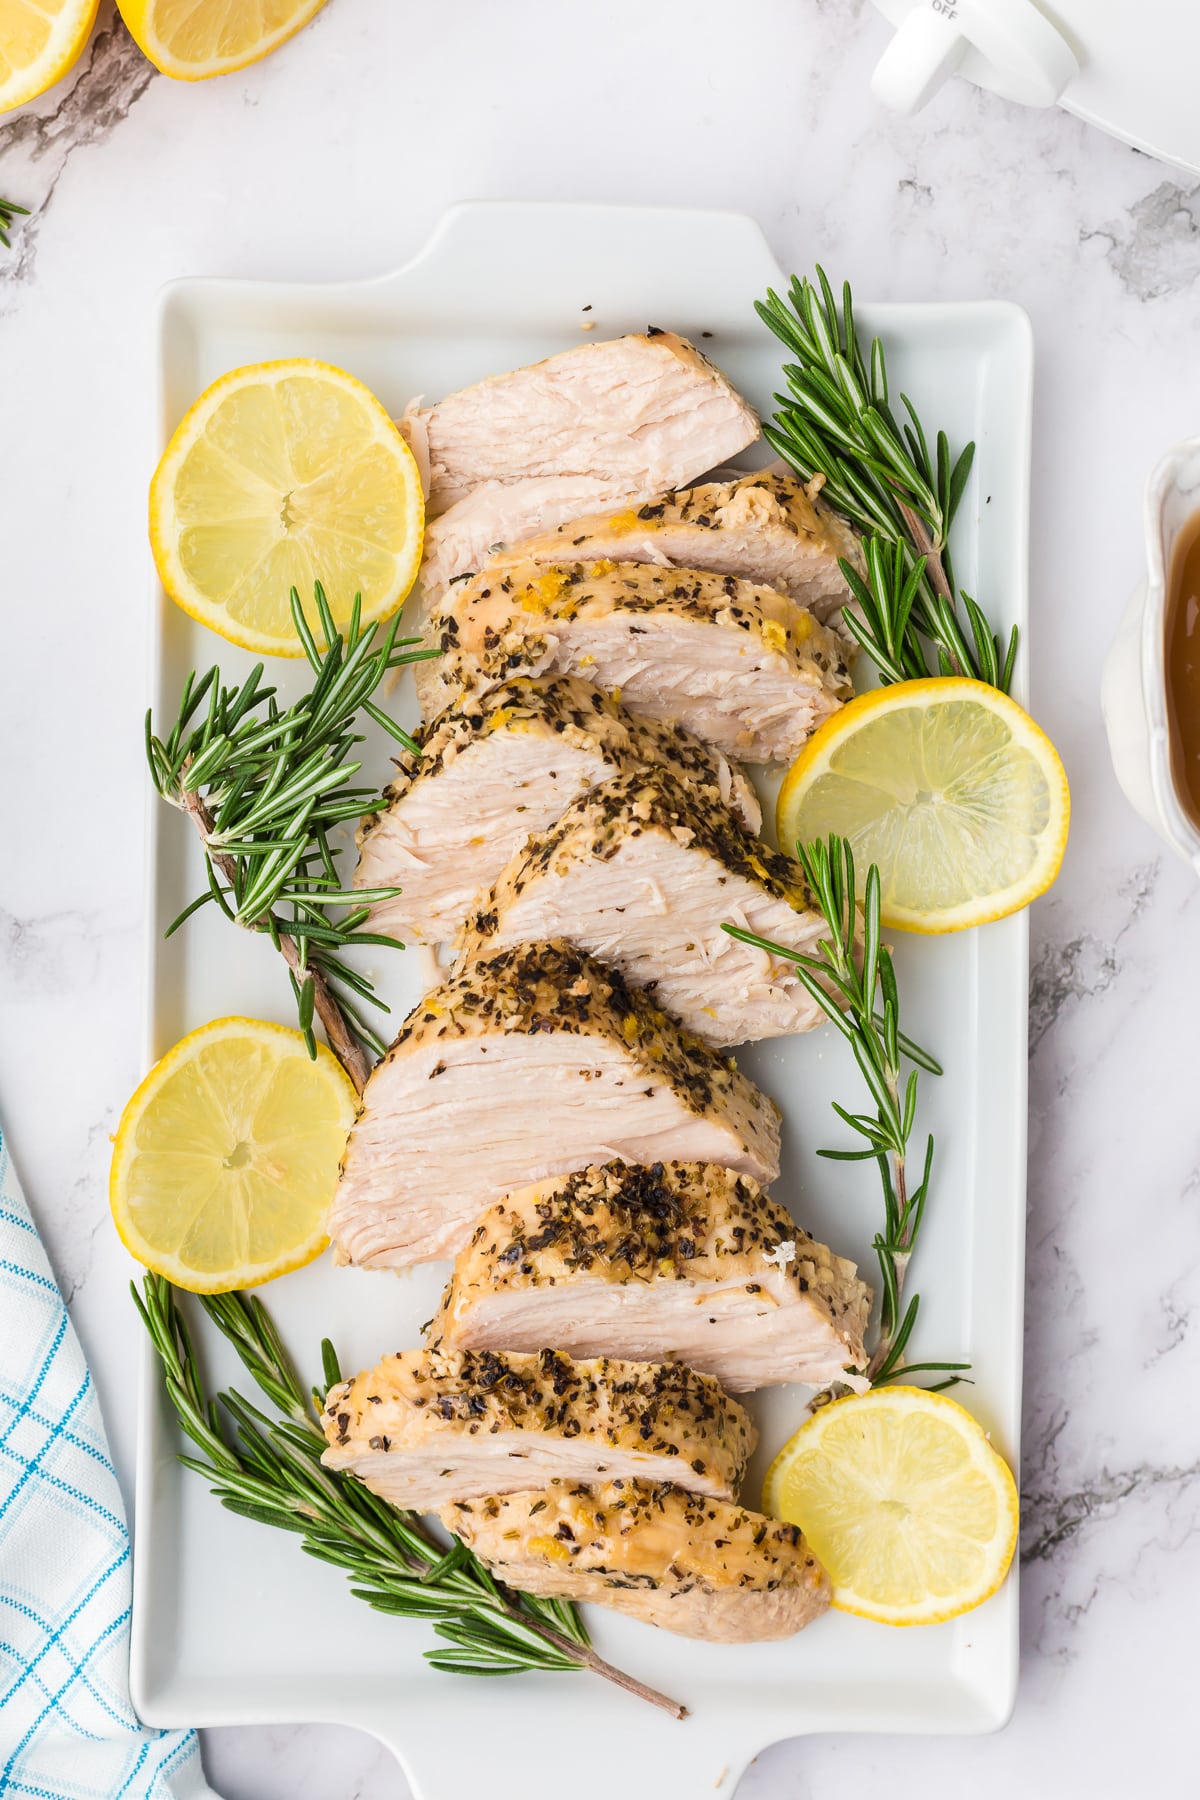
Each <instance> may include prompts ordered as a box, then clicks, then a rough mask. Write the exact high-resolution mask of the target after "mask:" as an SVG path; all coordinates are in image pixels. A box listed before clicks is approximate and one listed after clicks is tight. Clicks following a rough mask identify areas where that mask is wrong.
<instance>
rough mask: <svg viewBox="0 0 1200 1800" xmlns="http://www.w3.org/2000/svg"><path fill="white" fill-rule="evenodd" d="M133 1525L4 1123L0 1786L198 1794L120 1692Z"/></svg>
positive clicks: (175, 1798)
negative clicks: (7, 1142) (11, 1155)
mask: <svg viewBox="0 0 1200 1800" xmlns="http://www.w3.org/2000/svg"><path fill="white" fill-rule="evenodd" d="M130 1590H131V1582H130V1550H129V1531H128V1528H127V1526H126V1524H125V1514H124V1509H123V1507H122V1505H121V1493H120V1489H119V1488H118V1486H117V1478H116V1475H115V1473H114V1472H113V1466H112V1462H111V1460H110V1458H109V1454H108V1445H107V1443H106V1442H105V1438H104V1425H103V1421H102V1420H101V1418H100V1405H99V1401H98V1400H97V1398H96V1390H95V1388H94V1387H93V1386H92V1381H91V1377H90V1375H89V1374H88V1369H87V1364H86V1362H85V1361H84V1358H83V1351H82V1350H81V1349H80V1347H79V1339H78V1338H77V1337H76V1336H75V1332H74V1330H73V1329H72V1327H71V1324H70V1322H69V1320H68V1318H67V1309H66V1307H65V1306H64V1305H63V1301H62V1296H61V1295H60V1293H59V1291H58V1287H57V1285H56V1283H55V1280H54V1277H53V1275H52V1274H51V1273H50V1265H49V1263H48V1262H47V1260H46V1253H45V1251H44V1250H43V1249H42V1244H41V1240H40V1238H39V1237H38V1235H37V1231H36V1230H35V1228H34V1224H33V1221H32V1219H31V1218H30V1216H29V1210H28V1208H27V1207H26V1205H25V1200H24V1197H23V1195H22V1193H21V1189H20V1186H19V1184H18V1182H17V1177H16V1174H15V1172H14V1170H13V1167H12V1163H11V1161H10V1160H9V1156H8V1151H7V1148H6V1146H5V1143H4V1137H3V1133H2V1132H0V1795H3V1796H8V1795H14V1796H15V1795H27V1796H30V1797H31V1800H76V1796H78V1797H79V1800H83V1796H87V1800H200V1797H201V1796H204V1795H207V1794H208V1793H209V1791H210V1790H209V1789H208V1788H207V1787H206V1785H205V1782H204V1776H203V1773H202V1772H201V1768H200V1752H199V1748H198V1745H197V1742H196V1734H195V1732H194V1731H151V1730H149V1729H148V1728H147V1727H146V1726H144V1725H143V1724H142V1723H141V1721H140V1720H139V1718H138V1717H137V1714H136V1713H135V1712H134V1710H133V1707H132V1705H131V1704H130V1699H129V1611H130V1608H129V1600H130Z"/></svg>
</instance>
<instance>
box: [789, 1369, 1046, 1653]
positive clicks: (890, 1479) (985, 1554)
mask: <svg viewBox="0 0 1200 1800" xmlns="http://www.w3.org/2000/svg"><path fill="white" fill-rule="evenodd" d="M763 1511H764V1512H766V1513H769V1514H770V1515H771V1516H772V1517H774V1518H777V1519H787V1520H788V1521H789V1523H790V1524H793V1525H799V1526H800V1528H801V1529H802V1531H803V1532H804V1535H805V1537H806V1538H807V1539H808V1541H809V1544H810V1545H811V1546H812V1549H813V1551H814V1552H815V1554H816V1556H817V1558H818V1560H819V1561H820V1562H822V1563H823V1564H824V1566H825V1568H826V1570H827V1571H828V1574H829V1578H830V1581H831V1582H832V1584H833V1604H834V1606H836V1607H837V1608H839V1610H840V1611H842V1612H851V1613H859V1614H861V1616H862V1617H863V1618H867V1619H876V1620H878V1621H879V1623H880V1624H883V1625H933V1624H937V1623H939V1622H941V1621H942V1620H945V1619H953V1618H957V1616H958V1615H959V1613H964V1612H969V1611H970V1610H971V1608H972V1607H975V1606H979V1605H980V1604H981V1603H982V1602H983V1601H984V1600H986V1599H987V1598H988V1597H989V1595H991V1594H994V1593H995V1591H996V1589H997V1588H998V1587H999V1586H1000V1583H1001V1582H1002V1581H1003V1580H1004V1577H1005V1575H1006V1574H1007V1573H1008V1566H1009V1564H1010V1563H1011V1561H1012V1558H1013V1551H1014V1549H1015V1548H1016V1543H1017V1523H1018V1502H1017V1484H1016V1482H1015V1481H1014V1480H1013V1477H1012V1472H1011V1470H1010V1469H1009V1467H1008V1464H1007V1463H1006V1462H1005V1461H1004V1459H1003V1457H1001V1456H999V1455H998V1454H997V1453H996V1451H995V1450H993V1449H992V1446H991V1445H990V1444H989V1442H988V1440H987V1438H986V1437H985V1436H984V1433H983V1431H982V1429H981V1427H980V1426H979V1425H978V1424H977V1423H976V1421H975V1420H974V1419H973V1418H972V1417H971V1415H970V1413H969V1412H967V1411H966V1410H965V1409H964V1408H963V1407H961V1406H959V1405H958V1403H957V1401H954V1400H950V1399H948V1398H947V1397H946V1396H945V1395H944V1394H931V1393H929V1392H927V1391H926V1389H924V1388H915V1387H883V1388H875V1389H874V1390H873V1391H872V1392H871V1393H869V1394H851V1395H849V1396H848V1397H847V1398H846V1399H844V1400H835V1401H833V1402H832V1403H831V1404H830V1405H829V1406H825V1407H822V1408H821V1409H820V1411H818V1412H817V1413H815V1414H814V1415H813V1417H812V1418H811V1419H810V1420H809V1421H808V1423H807V1424H806V1425H802V1426H801V1427H800V1430H799V1431H798V1432H797V1433H796V1434H795V1436H794V1437H793V1438H792V1439H791V1440H790V1442H788V1443H787V1444H785V1445H784V1447H783V1449H782V1450H781V1451H780V1452H779V1455H778V1456H777V1457H776V1458H775V1461H774V1462H773V1463H772V1464H771V1467H770V1469H769V1470H768V1472H767V1479H766V1481H765V1483H764V1485H763Z"/></svg>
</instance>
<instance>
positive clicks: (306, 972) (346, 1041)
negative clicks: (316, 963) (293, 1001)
mask: <svg viewBox="0 0 1200 1800" xmlns="http://www.w3.org/2000/svg"><path fill="white" fill-rule="evenodd" d="M185 773H186V771H185ZM180 791H181V795H182V801H183V810H184V811H185V812H186V813H187V815H188V817H189V818H190V819H191V821H192V823H193V825H194V826H195V827H196V830H197V832H198V833H199V836H200V842H201V844H202V845H203V846H204V853H205V855H206V856H207V857H208V859H209V861H210V862H211V863H212V865H213V867H214V869H216V871H217V873H218V875H220V876H221V877H222V879H223V880H224V881H226V882H227V883H228V885H229V886H230V887H231V888H233V889H234V891H235V893H236V878H237V866H236V864H235V863H234V861H233V859H232V858H231V857H229V856H226V854H225V853H224V851H222V850H218V849H217V848H216V847H215V846H214V845H213V843H212V837H213V833H214V831H215V826H214V823H213V817H212V814H211V813H210V812H209V810H208V807H207V805H206V804H205V801H204V797H203V795H202V794H201V793H200V791H199V789H198V788H190V787H188V786H187V783H186V781H185V782H184V783H183V784H182V785H181V790H180ZM271 935H272V936H273V937H274V939H275V942H276V943H277V944H278V945H279V953H280V955H281V956H282V957H283V959H284V961H285V962H286V963H287V965H288V967H289V968H290V969H291V970H292V972H293V974H294V975H295V976H296V978H297V980H299V981H301V982H304V981H311V982H312V985H313V1010H314V1011H315V1012H316V1015H317V1017H318V1018H319V1019H320V1021H321V1023H322V1025H323V1026H324V1027H325V1035H326V1037H327V1038H328V1039H329V1047H330V1049H331V1050H332V1051H333V1054H334V1055H335V1056H336V1057H337V1059H338V1061H339V1062H340V1063H341V1065H342V1067H343V1069H345V1071H346V1073H347V1075H348V1076H349V1077H350V1079H351V1081H352V1082H353V1083H354V1087H355V1091H356V1092H357V1093H359V1094H361V1093H362V1091H363V1089H364V1088H365V1087H366V1085H367V1077H368V1075H369V1074H370V1073H371V1064H370V1062H369V1060H368V1058H367V1054H366V1052H365V1051H364V1049H363V1047H362V1045H361V1044H360V1043H359V1041H358V1039H357V1037H356V1036H355V1035H354V1032H353V1031H352V1030H351V1029H350V1025H349V1023H348V1022H347V1019H346V1015H345V1013H344V1012H343V1011H342V1008H341V1006H340V1004H339V1002H338V998H337V995H336V994H335V993H334V991H333V989H332V988H331V987H330V985H329V983H328V982H327V981H326V979H325V976H324V975H323V973H322V972H321V970H320V969H316V968H313V967H312V966H311V965H306V964H305V963H304V961H303V959H302V957H301V955H300V952H299V950H298V949H297V948H296V943H295V940H294V938H291V937H289V935H288V933H287V932H286V931H284V930H283V928H282V927H281V926H279V925H278V923H277V922H276V929H275V930H274V931H273V932H272V934H271Z"/></svg>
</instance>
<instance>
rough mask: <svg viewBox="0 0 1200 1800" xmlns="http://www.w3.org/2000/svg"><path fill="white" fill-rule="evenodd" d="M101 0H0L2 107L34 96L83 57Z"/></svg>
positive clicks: (8, 108)
mask: <svg viewBox="0 0 1200 1800" xmlns="http://www.w3.org/2000/svg"><path fill="white" fill-rule="evenodd" d="M99 4H100V0H0V112H11V110H12V108H13V107H14V106H23V105H24V103H25V101H26V100H34V99H36V98H37V96H38V95H39V94H44V93H45V91H46V89H47V88H48V87H53V86H54V83H55V82H56V81H59V80H61V78H62V77H63V76H64V75H65V74H66V72H67V70H68V69H70V68H71V67H73V65H74V64H75V63H76V62H78V60H79V54H80V51H81V50H82V49H83V46H84V45H85V44H86V43H87V41H88V38H89V36H90V35H91V30H92V26H93V25H94V24H95V21H96V11H97V8H98V6H99Z"/></svg>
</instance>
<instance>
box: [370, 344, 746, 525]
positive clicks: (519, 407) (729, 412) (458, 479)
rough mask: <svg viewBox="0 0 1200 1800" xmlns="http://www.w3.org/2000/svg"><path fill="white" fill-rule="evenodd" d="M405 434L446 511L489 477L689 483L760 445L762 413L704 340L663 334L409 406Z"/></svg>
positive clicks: (432, 503) (591, 347) (583, 349)
mask: <svg viewBox="0 0 1200 1800" xmlns="http://www.w3.org/2000/svg"><path fill="white" fill-rule="evenodd" d="M401 430H403V431H404V432H405V434H406V435H407V436H408V437H409V438H410V441H413V440H415V441H416V442H417V444H418V446H419V448H420V451H421V459H422V460H423V459H424V458H426V457H427V459H428V469H429V511H430V513H431V514H434V515H436V514H437V513H442V512H445V510H446V508H447V507H448V506H453V505H454V504H455V503H456V502H457V501H459V500H461V499H463V497H464V496H465V495H467V494H469V493H470V492H471V490H472V489H473V488H477V487H478V486H479V484H480V483H481V482H484V481H501V482H506V483H512V482H517V481H523V480H528V479H530V478H537V477H544V476H560V477H561V476H565V477H579V476H587V477H592V478H594V479H596V480H598V481H603V482H612V483H620V484H622V485H623V486H624V488H625V490H626V491H632V490H633V489H635V488H645V489H647V490H648V491H650V492H652V493H653V492H656V491H657V490H658V489H660V488H670V487H679V486H682V485H683V484H684V483H686V482H689V481H694V480H695V479H696V477H697V476H698V475H702V474H704V472H705V471H706V470H708V469H712V468H715V467H716V466H717V464H718V463H721V462H724V461H726V460H727V459H728V458H729V457H731V456H736V455H737V453H738V451H739V450H744V449H745V448H746V446H747V444H751V443H753V442H754V440H755V438H756V437H757V436H758V419H757V417H756V415H755V413H754V411H753V409H752V408H751V407H749V406H747V404H746V402H745V401H744V400H743V399H742V397H741V395H740V394H739V393H738V392H737V391H736V389H735V388H734V387H733V386H732V385H731V384H730V382H729V381H728V380H727V379H726V377H725V376H724V375H723V374H722V373H721V371H720V370H719V369H718V368H715V367H714V365H713V364H712V363H711V362H709V360H708V358H707V357H706V356H703V355H702V354H701V353H700V351H699V350H697V349H696V347H695V345H694V344H690V343H689V342H688V341H687V339H686V338H681V337H677V336H676V334H675V333H674V332H673V331H653V330H652V331H650V332H647V333H644V334H643V333H639V332H631V333H630V334H629V335H628V336H626V337H619V338H612V339H609V340H607V341H602V342H600V343H590V342H589V343H586V344H577V345H576V346H575V347H574V348H573V349H571V350H564V351H561V352H560V353H559V354H558V355H557V356H550V357H547V358H546V359H545V361H543V362H538V363H531V364H530V365H529V366H528V367H526V368H522V369H513V370H511V371H509V372H508V373H506V374H503V375H493V376H491V377H490V378H489V379H488V380H486V381H481V382H478V383H477V384H476V385H475V386H474V387H468V388H463V389H461V390H460V392H458V393H456V394H450V395H448V396H447V398H446V399H444V400H440V401H439V402H438V403H437V405H436V406H432V407H428V408H426V409H424V410H422V409H420V408H410V409H409V410H408V412H407V413H406V415H405V417H404V419H403V420H402V421H401Z"/></svg>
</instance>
